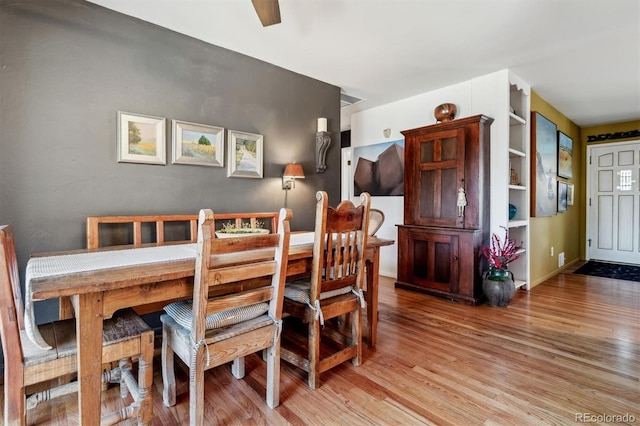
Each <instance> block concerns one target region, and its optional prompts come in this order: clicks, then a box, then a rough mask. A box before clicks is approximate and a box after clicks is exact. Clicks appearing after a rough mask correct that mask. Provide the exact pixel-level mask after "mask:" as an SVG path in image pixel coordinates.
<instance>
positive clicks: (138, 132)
mask: <svg viewBox="0 0 640 426" xmlns="http://www.w3.org/2000/svg"><path fill="white" fill-rule="evenodd" d="M117 118H118V120H117V123H118V124H117V126H118V130H117V131H118V162H119V163H143V164H162V165H165V164H166V163H167V160H166V158H167V143H166V140H165V137H166V136H165V135H166V127H165V119H164V118H162V117H153V116H150V115H142V114H132V113H128V112H122V111H118V117H117Z"/></svg>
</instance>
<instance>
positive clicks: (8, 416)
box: [4, 365, 27, 426]
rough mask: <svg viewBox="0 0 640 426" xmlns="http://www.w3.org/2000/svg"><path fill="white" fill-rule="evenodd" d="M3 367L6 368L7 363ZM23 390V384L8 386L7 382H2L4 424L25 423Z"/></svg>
mask: <svg viewBox="0 0 640 426" xmlns="http://www.w3.org/2000/svg"><path fill="white" fill-rule="evenodd" d="M4 368H7V365H5V366H4ZM6 377H7V375H6V373H5V378H6ZM24 391H25V389H24V386H20V384H17V385H16V386H15V387H14V386H8V385H7V382H5V383H4V421H5V423H6V424H8V425H20V426H24V425H26V424H27V411H26V409H25V394H24Z"/></svg>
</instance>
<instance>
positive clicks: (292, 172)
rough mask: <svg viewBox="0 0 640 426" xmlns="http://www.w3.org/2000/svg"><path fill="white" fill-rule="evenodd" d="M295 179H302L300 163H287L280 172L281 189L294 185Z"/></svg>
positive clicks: (302, 173) (293, 186)
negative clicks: (282, 171) (281, 172)
mask: <svg viewBox="0 0 640 426" xmlns="http://www.w3.org/2000/svg"><path fill="white" fill-rule="evenodd" d="M296 179H304V170H303V169H302V164H297V163H289V164H287V167H285V168H284V173H283V174H282V189H285V190H289V189H293V188H295V187H296Z"/></svg>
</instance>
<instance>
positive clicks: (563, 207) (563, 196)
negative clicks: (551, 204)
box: [558, 182, 567, 213]
mask: <svg viewBox="0 0 640 426" xmlns="http://www.w3.org/2000/svg"><path fill="white" fill-rule="evenodd" d="M566 211H567V183H566V182H558V213H563V212H566Z"/></svg>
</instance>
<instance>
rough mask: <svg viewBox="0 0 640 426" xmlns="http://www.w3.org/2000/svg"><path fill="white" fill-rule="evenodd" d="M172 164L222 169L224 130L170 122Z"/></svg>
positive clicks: (201, 125)
mask: <svg viewBox="0 0 640 426" xmlns="http://www.w3.org/2000/svg"><path fill="white" fill-rule="evenodd" d="M171 129H172V132H171V133H172V135H173V141H172V142H173V143H172V145H173V152H172V158H171V162H172V163H173V164H193V165H197V166H210V167H224V128H222V127H215V126H207V125H204V124H196V123H189V122H187V121H178V120H171Z"/></svg>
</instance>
